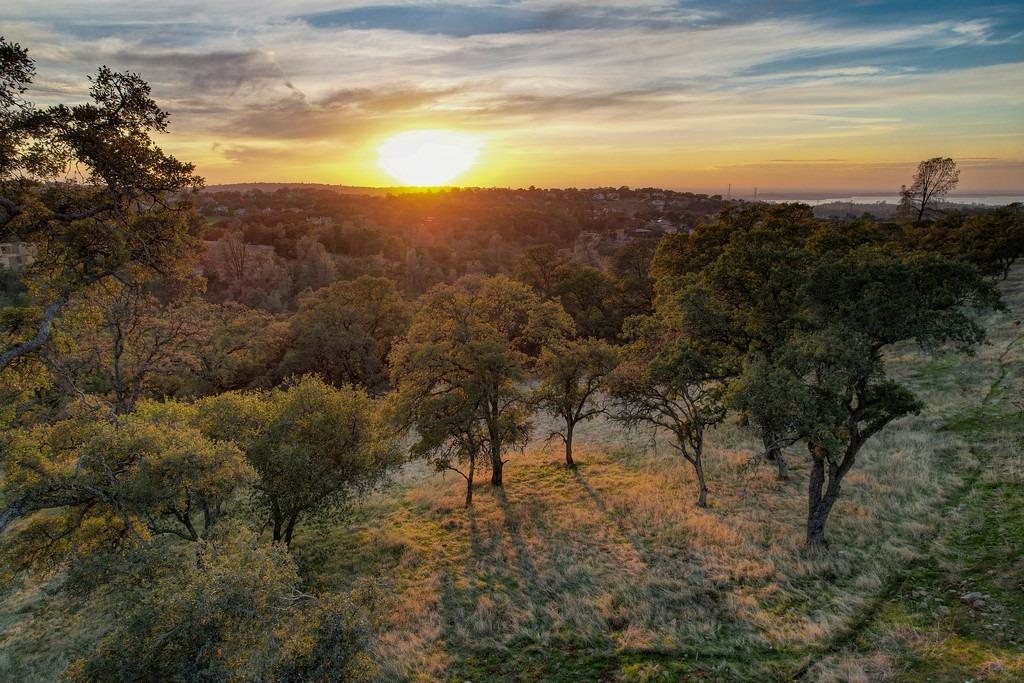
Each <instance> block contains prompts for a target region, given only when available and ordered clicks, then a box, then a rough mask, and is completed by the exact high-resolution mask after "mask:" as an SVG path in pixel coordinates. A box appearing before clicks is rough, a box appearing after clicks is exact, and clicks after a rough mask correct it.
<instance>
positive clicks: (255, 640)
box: [65, 530, 376, 682]
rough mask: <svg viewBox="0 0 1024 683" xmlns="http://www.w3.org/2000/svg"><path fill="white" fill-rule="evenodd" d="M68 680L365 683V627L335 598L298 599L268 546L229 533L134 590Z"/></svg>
mask: <svg viewBox="0 0 1024 683" xmlns="http://www.w3.org/2000/svg"><path fill="white" fill-rule="evenodd" d="M135 597H136V598H137V601H136V602H135V603H134V604H130V605H125V612H124V614H123V615H122V616H121V618H120V619H119V620H118V622H117V624H116V625H115V627H114V628H113V629H112V630H111V631H110V632H109V633H108V634H107V635H105V636H104V637H103V638H102V639H101V640H100V642H99V644H98V646H97V647H96V648H95V649H93V650H92V651H90V652H88V653H86V654H84V656H82V657H81V658H80V659H78V660H77V661H75V662H73V663H72V664H71V666H70V667H68V670H67V671H66V672H65V676H66V678H67V679H68V680H71V681H82V682H85V681H138V680H153V681H210V682H213V681H238V682H241V681H253V682H255V681H266V680H274V681H296V682H297V681H325V682H326V681H339V680H344V681H370V680H374V677H375V676H374V675H375V671H376V668H375V665H374V662H373V659H372V658H371V656H370V654H369V652H368V650H369V648H370V646H371V642H370V638H371V624H370V623H369V621H368V620H367V619H366V617H365V616H363V614H362V612H363V609H362V608H360V607H359V606H358V605H356V604H355V603H354V602H353V601H352V600H350V599H347V598H342V597H326V598H316V597H314V596H312V595H309V594H307V593H305V592H303V591H302V582H301V580H300V578H299V575H298V571H297V570H296V567H295V563H294V562H293V561H292V559H291V558H290V557H289V555H288V553H287V552H286V551H285V550H284V549H283V548H282V547H281V546H278V545H271V546H266V545H260V544H259V543H258V542H257V539H256V537H255V535H253V534H252V533H251V532H245V531H244V530H236V531H234V532H233V533H231V534H228V535H225V536H224V537H221V538H217V539H214V540H211V541H210V542H209V543H207V544H206V545H204V546H203V547H202V548H201V550H200V551H199V553H198V555H197V557H196V561H195V562H193V563H189V564H186V565H184V566H182V567H181V568H180V569H179V570H178V571H177V572H175V573H173V574H172V575H171V576H168V577H164V579H163V580H162V581H161V582H160V583H159V584H158V585H156V586H154V587H152V589H151V590H147V591H142V592H137V593H136V595H135Z"/></svg>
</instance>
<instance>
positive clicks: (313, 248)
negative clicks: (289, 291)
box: [292, 235, 335, 293]
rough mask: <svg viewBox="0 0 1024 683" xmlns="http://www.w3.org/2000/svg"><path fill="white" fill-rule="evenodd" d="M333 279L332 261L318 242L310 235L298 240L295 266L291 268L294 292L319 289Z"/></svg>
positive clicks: (333, 268) (333, 267)
mask: <svg viewBox="0 0 1024 683" xmlns="http://www.w3.org/2000/svg"><path fill="white" fill-rule="evenodd" d="M334 277H335V266H334V260H333V259H332V258H331V255H330V254H328V253H327V250H326V249H325V248H324V245H323V244H322V243H321V242H320V240H318V239H316V238H315V237H313V236H311V235H305V236H303V237H301V238H299V241H298V242H296V243H295V265H294V266H293V267H292V283H293V286H294V287H295V292H296V293H299V292H302V291H304V290H307V289H309V290H316V289H320V288H321V287H325V286H327V285H329V284H330V283H331V282H333V281H334Z"/></svg>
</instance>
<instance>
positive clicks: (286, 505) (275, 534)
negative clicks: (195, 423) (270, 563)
mask: <svg viewBox="0 0 1024 683" xmlns="http://www.w3.org/2000/svg"><path fill="white" fill-rule="evenodd" d="M197 411H198V412H199V413H200V414H202V417H201V418H199V423H200V424H201V426H202V429H203V430H204V432H205V433H207V434H209V435H210V437H211V438H223V437H227V438H233V439H234V440H235V442H236V443H237V444H238V445H239V447H240V448H241V449H242V450H243V451H244V452H245V457H246V459H247V460H248V462H249V463H250V464H251V466H252V467H253V469H254V470H255V471H256V473H257V476H258V479H257V481H256V483H255V485H254V487H255V491H256V498H257V499H258V500H259V501H260V502H261V504H262V506H263V507H264V510H265V514H266V519H267V522H268V524H269V525H270V526H271V529H272V538H273V540H274V541H275V542H277V541H282V542H284V543H285V544H286V545H288V544H290V543H291V541H292V534H293V533H294V530H295V526H296V524H297V523H298V522H299V521H300V519H302V518H304V517H308V516H310V515H315V514H318V513H323V512H325V511H328V510H332V509H339V508H342V507H344V506H345V505H346V504H347V503H349V502H350V500H351V499H352V498H353V497H354V496H356V495H357V494H359V493H363V492H366V491H368V490H370V489H372V488H373V487H374V486H376V485H377V484H379V483H380V482H381V481H382V480H383V479H384V477H385V476H386V475H387V473H388V471H389V470H390V469H391V468H392V467H393V466H395V465H397V464H398V462H399V454H398V452H397V449H396V448H395V446H394V444H393V443H391V441H390V440H389V439H388V436H387V433H386V431H385V430H384V429H383V426H382V425H381V424H380V422H379V420H378V419H377V416H376V407H375V404H374V402H373V400H372V399H370V397H369V396H367V395H366V393H365V392H364V391H362V390H360V389H355V388H353V387H349V386H343V387H341V388H335V387H332V386H330V385H328V384H326V383H324V382H323V381H322V380H320V379H319V378H317V377H314V376H306V377H303V378H301V379H299V380H297V381H296V382H295V383H293V384H291V385H290V386H286V387H285V388H282V389H274V390H271V391H268V392H264V393H259V394H252V395H244V394H234V393H227V394H221V395H219V396H213V397H210V398H206V399H203V400H201V401H199V403H198V404H197Z"/></svg>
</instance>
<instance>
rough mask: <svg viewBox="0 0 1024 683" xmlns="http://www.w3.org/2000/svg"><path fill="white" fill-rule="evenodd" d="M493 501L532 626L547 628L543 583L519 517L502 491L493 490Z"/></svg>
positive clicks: (548, 621) (548, 623) (547, 620)
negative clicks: (512, 554) (520, 579)
mask: <svg viewBox="0 0 1024 683" xmlns="http://www.w3.org/2000/svg"><path fill="white" fill-rule="evenodd" d="M494 499H495V500H496V501H497V502H498V506H499V507H501V511H502V512H503V513H504V515H505V525H504V530H505V531H507V532H508V536H509V540H510V541H511V542H512V547H513V549H514V550H515V555H516V557H515V561H516V566H517V568H518V569H519V574H520V576H522V577H523V580H524V583H523V585H521V586H520V587H521V588H522V590H523V593H524V594H525V595H526V597H527V599H529V601H530V611H531V612H532V614H533V621H534V625H535V626H538V627H541V628H544V627H546V626H549V625H550V621H551V620H550V618H549V617H548V615H547V613H546V612H545V610H544V604H545V599H544V593H545V586H544V583H545V582H544V581H543V580H542V579H541V577H540V575H539V574H538V572H537V566H536V564H535V563H534V561H533V558H532V557H531V555H530V551H529V550H528V549H527V547H526V542H525V541H524V540H523V536H522V533H520V531H519V527H520V524H521V520H520V518H519V515H518V514H516V511H515V510H514V509H513V507H512V505H511V504H510V503H509V501H508V497H507V496H506V495H505V491H504V489H501V488H498V489H495V491H494Z"/></svg>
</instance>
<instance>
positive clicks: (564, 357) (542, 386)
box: [531, 339, 618, 467]
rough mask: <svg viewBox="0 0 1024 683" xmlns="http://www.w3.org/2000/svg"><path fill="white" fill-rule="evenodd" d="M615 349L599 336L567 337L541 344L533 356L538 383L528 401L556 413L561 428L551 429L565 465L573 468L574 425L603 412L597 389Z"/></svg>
mask: <svg viewBox="0 0 1024 683" xmlns="http://www.w3.org/2000/svg"><path fill="white" fill-rule="evenodd" d="M617 362H618V356H617V354H616V353H615V349H614V348H613V347H612V346H610V345H609V344H608V343H607V342H605V341H603V340H599V339H582V340H569V341H563V342H561V343H556V344H555V345H553V346H548V347H545V348H544V350H543V351H542V352H541V355H540V358H538V359H537V364H536V368H535V374H536V376H537V377H538V379H539V385H538V386H537V388H536V389H535V390H534V392H533V396H532V397H531V402H532V403H533V404H534V405H536V406H538V407H540V408H543V409H545V410H548V411H549V412H551V413H554V414H555V415H557V416H558V417H559V418H560V419H561V420H562V421H563V422H564V425H565V426H564V428H562V429H560V430H558V431H555V432H552V434H551V436H558V437H559V438H561V440H562V443H563V444H565V464H566V465H568V466H570V467H573V466H574V465H575V462H574V461H573V457H572V440H573V433H574V431H575V429H576V425H578V424H580V423H581V422H586V421H588V420H591V419H593V418H594V417H596V416H597V415H598V414H600V413H601V412H602V411H603V406H602V405H601V404H600V402H599V392H600V391H601V390H602V389H603V388H604V385H605V383H606V382H607V380H608V375H609V374H611V372H612V371H613V370H614V369H615V367H616V364H617Z"/></svg>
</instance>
